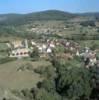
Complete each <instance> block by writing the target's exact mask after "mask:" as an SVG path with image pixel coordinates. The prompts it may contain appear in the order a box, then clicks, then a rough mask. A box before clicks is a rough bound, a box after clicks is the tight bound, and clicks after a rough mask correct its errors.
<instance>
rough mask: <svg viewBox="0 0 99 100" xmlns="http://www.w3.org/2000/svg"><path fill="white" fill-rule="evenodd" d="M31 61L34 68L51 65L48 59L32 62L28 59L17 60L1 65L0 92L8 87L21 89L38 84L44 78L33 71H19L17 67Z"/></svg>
mask: <svg viewBox="0 0 99 100" xmlns="http://www.w3.org/2000/svg"><path fill="white" fill-rule="evenodd" d="M27 63H30V64H32V65H33V68H37V67H39V66H46V65H50V63H49V62H47V61H38V62H30V61H26V60H17V61H13V62H9V63H5V64H1V65H0V92H1V93H2V92H3V91H2V90H6V89H15V90H17V89H18V90H21V89H24V88H32V87H33V86H35V85H36V83H37V82H38V81H40V80H42V78H41V77H40V75H39V74H36V73H35V72H33V71H28V70H25V71H21V72H20V71H17V69H18V68H19V67H20V66H22V65H25V64H27Z"/></svg>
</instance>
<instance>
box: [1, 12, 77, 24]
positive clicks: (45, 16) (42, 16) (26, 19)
mask: <svg viewBox="0 0 99 100" xmlns="http://www.w3.org/2000/svg"><path fill="white" fill-rule="evenodd" d="M76 16H77V15H76V14H71V13H68V12H63V11H58V10H47V11H42V12H35V13H29V14H3V15H0V24H1V25H2V24H3V25H4V24H14V25H17V24H25V23H30V22H32V21H36V20H67V19H71V18H74V17H76Z"/></svg>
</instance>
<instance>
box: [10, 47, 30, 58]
mask: <svg viewBox="0 0 99 100" xmlns="http://www.w3.org/2000/svg"><path fill="white" fill-rule="evenodd" d="M29 52H30V50H29V49H28V48H18V49H15V50H12V51H11V52H10V55H9V57H15V58H21V57H28V56H29Z"/></svg>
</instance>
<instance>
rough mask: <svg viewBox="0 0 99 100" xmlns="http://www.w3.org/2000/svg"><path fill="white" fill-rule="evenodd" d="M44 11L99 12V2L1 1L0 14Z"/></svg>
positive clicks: (75, 0)
mask: <svg viewBox="0 0 99 100" xmlns="http://www.w3.org/2000/svg"><path fill="white" fill-rule="evenodd" d="M44 10H62V11H66V12H72V13H84V12H99V0H0V14H4V13H30V12H37V11H44Z"/></svg>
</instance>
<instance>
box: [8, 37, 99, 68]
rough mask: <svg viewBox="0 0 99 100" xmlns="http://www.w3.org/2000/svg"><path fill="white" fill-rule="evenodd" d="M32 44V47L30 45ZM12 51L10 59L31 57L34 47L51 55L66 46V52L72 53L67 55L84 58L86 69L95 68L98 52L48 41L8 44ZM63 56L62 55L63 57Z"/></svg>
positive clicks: (56, 41) (72, 43)
mask: <svg viewBox="0 0 99 100" xmlns="http://www.w3.org/2000/svg"><path fill="white" fill-rule="evenodd" d="M29 44H31V45H29ZM7 45H8V46H9V47H10V48H11V50H10V53H9V57H16V58H22V57H29V56H30V52H32V51H33V48H34V47H37V48H38V51H39V53H40V54H51V53H52V51H53V49H55V48H57V46H60V45H62V46H64V48H65V49H66V50H68V51H69V52H70V53H66V52H65V55H66V54H67V55H69V56H70V57H73V56H78V57H83V59H84V62H85V65H86V67H89V66H93V65H95V64H96V63H97V58H96V52H95V51H92V50H90V48H88V47H85V48H84V50H82V51H81V48H80V46H79V44H78V43H76V42H73V41H67V40H63V39H62V40H57V39H55V40H49V39H48V40H46V42H42V43H38V42H36V41H33V40H23V41H20V40H19V41H13V42H11V43H9V44H7ZM61 55H62V54H60V56H61Z"/></svg>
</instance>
